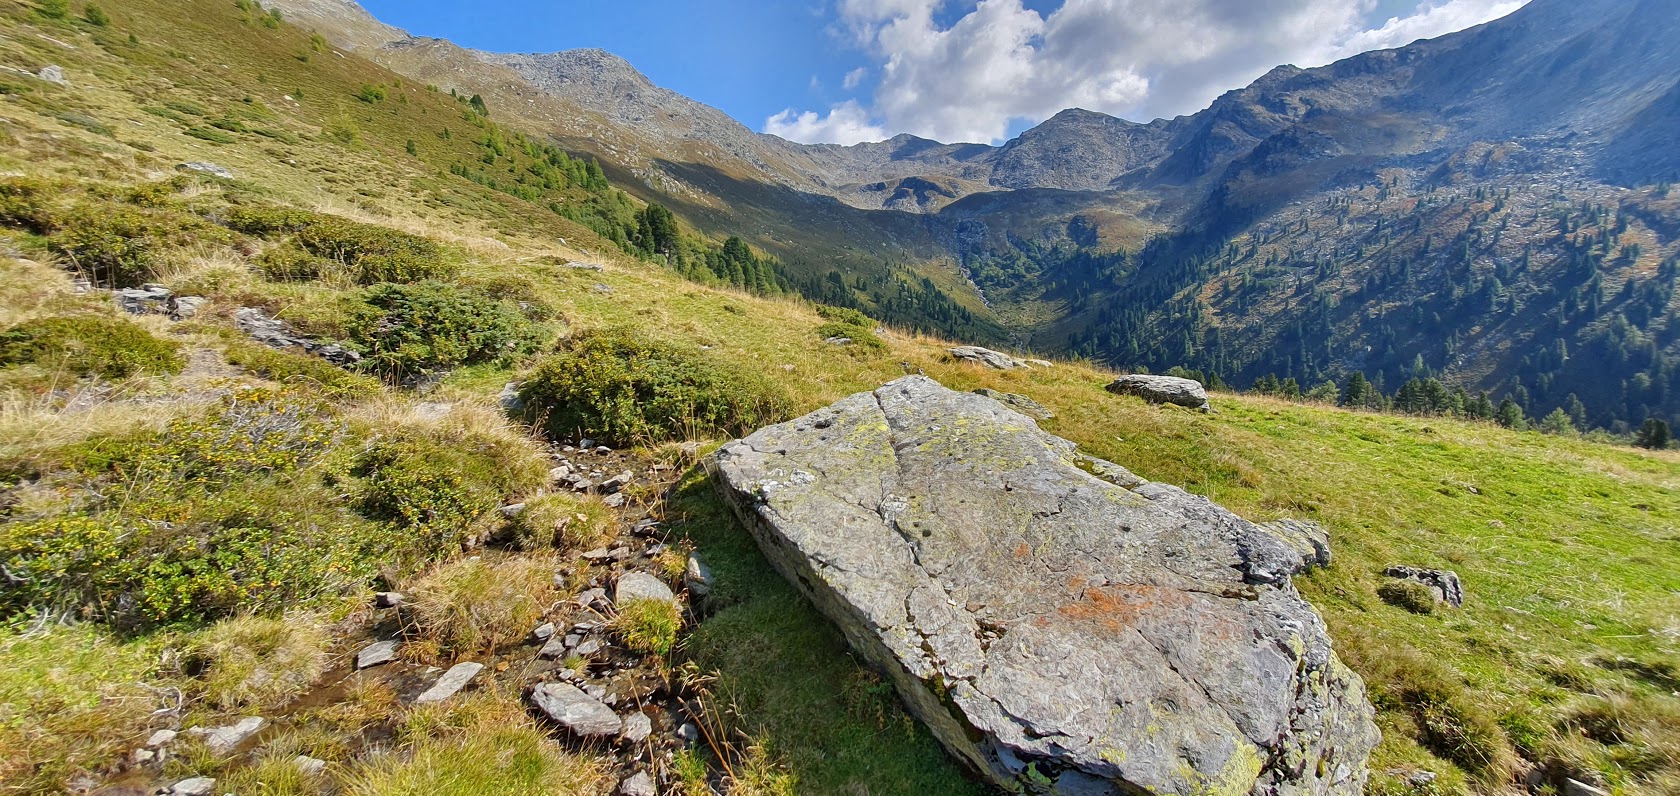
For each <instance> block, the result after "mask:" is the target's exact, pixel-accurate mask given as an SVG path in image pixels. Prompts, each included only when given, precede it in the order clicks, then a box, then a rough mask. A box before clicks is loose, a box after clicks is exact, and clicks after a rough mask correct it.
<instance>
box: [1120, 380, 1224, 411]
mask: <svg viewBox="0 0 1680 796" xmlns="http://www.w3.org/2000/svg"><path fill="white" fill-rule="evenodd" d="M1108 391H1109V392H1111V393H1114V394H1115V395H1135V396H1137V397H1139V398H1142V399H1143V400H1145V401H1148V402H1150V403H1152V404H1175V405H1178V406H1184V407H1188V408H1191V409H1200V410H1202V411H1203V412H1207V411H1211V410H1212V409H1213V405H1212V404H1210V403H1208V397H1207V390H1204V389H1202V383H1201V382H1199V381H1196V380H1194V379H1181V378H1178V377H1177V376H1146V375H1142V374H1137V375H1131V376H1121V377H1120V378H1118V379H1115V380H1114V381H1113V382H1111V383H1110V384H1109V385H1108Z"/></svg>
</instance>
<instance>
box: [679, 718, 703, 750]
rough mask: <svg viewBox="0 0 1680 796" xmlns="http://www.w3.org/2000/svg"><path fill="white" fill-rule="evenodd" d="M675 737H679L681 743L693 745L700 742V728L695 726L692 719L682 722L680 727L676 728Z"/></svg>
mask: <svg viewBox="0 0 1680 796" xmlns="http://www.w3.org/2000/svg"><path fill="white" fill-rule="evenodd" d="M677 737H678V738H681V739H682V742H683V743H685V744H688V745H689V746H693V745H695V744H697V743H699V742H700V728H699V727H696V726H695V725H694V722H692V721H690V722H684V723H683V725H682V726H681V727H678V728H677Z"/></svg>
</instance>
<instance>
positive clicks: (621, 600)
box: [613, 572, 677, 605]
mask: <svg viewBox="0 0 1680 796" xmlns="http://www.w3.org/2000/svg"><path fill="white" fill-rule="evenodd" d="M676 598H677V596H676V595H675V594H672V593H671V587H670V586H666V585H665V582H664V581H662V580H660V579H658V578H656V577H654V576H652V575H649V574H648V573H646V572H626V573H624V574H623V575H620V576H619V578H618V585H617V587H615V590H614V591H613V603H614V604H615V605H625V604H628V603H631V602H634V601H636V600H656V601H659V602H670V601H672V600H675V599H676Z"/></svg>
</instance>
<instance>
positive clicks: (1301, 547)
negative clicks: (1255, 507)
mask: <svg viewBox="0 0 1680 796" xmlns="http://www.w3.org/2000/svg"><path fill="white" fill-rule="evenodd" d="M1260 527H1262V528H1264V529H1266V530H1268V531H1271V532H1272V535H1274V536H1276V537H1277V538H1279V539H1282V540H1283V541H1284V542H1285V543H1287V544H1288V545H1289V546H1290V547H1293V548H1295V549H1296V550H1298V551H1300V553H1301V561H1302V562H1303V563H1305V564H1306V565H1307V566H1309V567H1327V566H1330V531H1329V530H1327V529H1325V527H1324V526H1322V525H1319V524H1318V523H1316V522H1312V521H1311V520H1292V519H1282V520H1274V521H1272V522H1267V523H1262V524H1261V525H1260Z"/></svg>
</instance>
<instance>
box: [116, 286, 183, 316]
mask: <svg viewBox="0 0 1680 796" xmlns="http://www.w3.org/2000/svg"><path fill="white" fill-rule="evenodd" d="M111 295H112V297H113V298H115V299H116V300H117V306H119V307H122V309H123V312H126V313H128V314H130V315H147V314H151V313H159V314H167V313H168V312H169V306H170V303H171V301H172V300H173V299H174V298H175V293H174V292H173V291H171V290H170V289H169V288H166V287H164V286H163V285H145V286H143V287H125V288H122V289H120V290H116V291H113V292H112V293H111Z"/></svg>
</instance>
